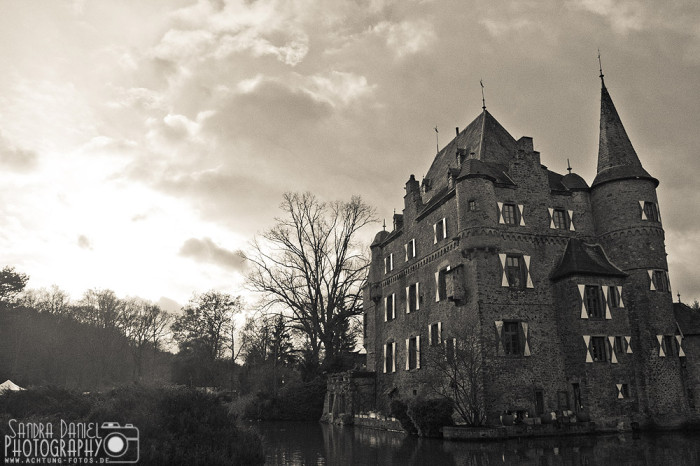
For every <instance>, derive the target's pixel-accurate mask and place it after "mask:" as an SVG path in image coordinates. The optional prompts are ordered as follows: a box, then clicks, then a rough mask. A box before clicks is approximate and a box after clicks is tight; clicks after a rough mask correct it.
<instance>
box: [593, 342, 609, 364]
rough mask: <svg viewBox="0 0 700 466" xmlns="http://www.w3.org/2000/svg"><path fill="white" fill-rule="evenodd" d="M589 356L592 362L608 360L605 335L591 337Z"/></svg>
mask: <svg viewBox="0 0 700 466" xmlns="http://www.w3.org/2000/svg"><path fill="white" fill-rule="evenodd" d="M591 356H592V357H593V361H594V362H605V361H607V360H608V357H607V351H606V348H605V337H591Z"/></svg>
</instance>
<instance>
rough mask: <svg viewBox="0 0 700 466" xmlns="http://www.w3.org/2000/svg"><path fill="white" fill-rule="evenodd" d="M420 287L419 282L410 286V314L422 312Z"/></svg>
mask: <svg viewBox="0 0 700 466" xmlns="http://www.w3.org/2000/svg"><path fill="white" fill-rule="evenodd" d="M419 290H420V285H419V284H418V282H416V283H411V284H410V285H408V312H409V313H411V312H416V311H420V295H419Z"/></svg>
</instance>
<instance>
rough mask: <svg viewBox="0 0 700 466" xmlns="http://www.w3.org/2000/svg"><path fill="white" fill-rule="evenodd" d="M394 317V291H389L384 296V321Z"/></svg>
mask: <svg viewBox="0 0 700 466" xmlns="http://www.w3.org/2000/svg"><path fill="white" fill-rule="evenodd" d="M395 318H396V293H391V294H390V295H388V296H386V297H385V298H384V322H387V321H390V320H394V319H395Z"/></svg>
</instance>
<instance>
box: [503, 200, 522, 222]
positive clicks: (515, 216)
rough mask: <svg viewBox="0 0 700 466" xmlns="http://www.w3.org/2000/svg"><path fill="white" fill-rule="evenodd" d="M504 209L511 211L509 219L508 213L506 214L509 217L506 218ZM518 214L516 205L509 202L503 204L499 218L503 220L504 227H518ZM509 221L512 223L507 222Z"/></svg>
mask: <svg viewBox="0 0 700 466" xmlns="http://www.w3.org/2000/svg"><path fill="white" fill-rule="evenodd" d="M506 209H508V210H510V209H512V214H513V215H512V217H509V216H510V212H509V213H508V215H509V216H506ZM519 212H520V211H519V209H518V206H517V204H515V203H511V202H504V203H503V207H502V208H501V217H502V218H503V223H504V224H505V225H515V226H518V225H519V224H520V219H519V218H518V214H519ZM509 219H511V220H512V222H511V221H509Z"/></svg>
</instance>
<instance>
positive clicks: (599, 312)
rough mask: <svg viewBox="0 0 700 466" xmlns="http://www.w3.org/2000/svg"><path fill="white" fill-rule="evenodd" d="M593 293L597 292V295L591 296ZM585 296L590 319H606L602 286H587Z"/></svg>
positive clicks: (584, 290)
mask: <svg viewBox="0 0 700 466" xmlns="http://www.w3.org/2000/svg"><path fill="white" fill-rule="evenodd" d="M589 291H591V292H589ZM592 292H595V294H596V295H595V296H591V293H592ZM583 296H584V300H585V302H586V312H587V313H588V318H589V319H605V305H606V303H605V295H604V293H603V287H602V286H600V285H585V288H584V289H583ZM594 304H595V305H594ZM594 311H595V312H594Z"/></svg>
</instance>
